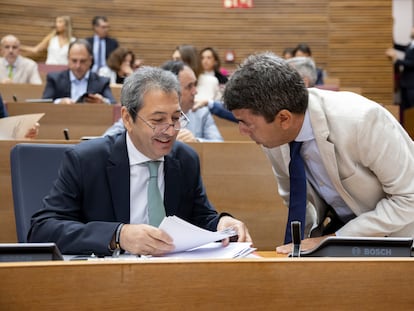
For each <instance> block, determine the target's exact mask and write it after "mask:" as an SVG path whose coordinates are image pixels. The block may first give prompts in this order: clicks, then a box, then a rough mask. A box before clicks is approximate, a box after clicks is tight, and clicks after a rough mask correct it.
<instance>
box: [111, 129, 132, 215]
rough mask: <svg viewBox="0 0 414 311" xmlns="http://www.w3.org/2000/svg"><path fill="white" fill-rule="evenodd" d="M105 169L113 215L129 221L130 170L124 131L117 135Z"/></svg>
mask: <svg viewBox="0 0 414 311" xmlns="http://www.w3.org/2000/svg"><path fill="white" fill-rule="evenodd" d="M106 170H107V174H108V180H109V187H110V191H111V193H112V205H113V206H114V214H115V217H116V219H117V221H121V222H124V223H129V219H130V170H129V159H128V152H127V148H126V134H125V133H124V134H123V135H120V136H117V138H116V140H115V143H114V146H113V149H112V152H111V155H110V157H109V159H108V165H107V168H106Z"/></svg>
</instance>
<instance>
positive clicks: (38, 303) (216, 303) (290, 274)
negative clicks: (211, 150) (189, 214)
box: [0, 258, 414, 311]
mask: <svg viewBox="0 0 414 311" xmlns="http://www.w3.org/2000/svg"><path fill="white" fill-rule="evenodd" d="M413 275H414V259H413V258H391V259H387V258H377V259H364V258H351V259H349V258H348V259H347V258H301V259H292V258H262V259H239V260H209V261H207V260H199V261H168V262H166V261H141V262H130V261H128V262H108V261H106V262H105V261H101V262H38V263H1V264H0V279H1V280H2V281H1V282H0V309H1V310H19V311H20V310H42V309H44V310H52V309H53V310H76V309H79V310H131V309H132V310H141V311H142V310H169V311H171V310H220V311H222V310H249V311H250V310H299V309H300V308H302V309H303V310H412V308H413V306H414V295H413V290H414V285H413V284H414V283H413V280H412V276H413Z"/></svg>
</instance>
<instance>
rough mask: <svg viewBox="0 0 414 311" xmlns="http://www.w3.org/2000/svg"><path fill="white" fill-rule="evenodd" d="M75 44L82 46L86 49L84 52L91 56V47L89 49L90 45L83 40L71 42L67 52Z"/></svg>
mask: <svg viewBox="0 0 414 311" xmlns="http://www.w3.org/2000/svg"><path fill="white" fill-rule="evenodd" d="M75 44H80V45H83V46H84V47H85V48H86V50H87V51H88V54H89V55H91V56H93V52H92V47H91V45H90V44H89V42H88V41H87V40H85V39H76V40H75V41H72V42H71V43H70V44H69V50H68V51H70V49H71V48H72V46H74V45H75Z"/></svg>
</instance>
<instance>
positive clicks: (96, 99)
mask: <svg viewBox="0 0 414 311" xmlns="http://www.w3.org/2000/svg"><path fill="white" fill-rule="evenodd" d="M85 103H88V104H104V103H105V99H104V97H103V96H102V95H101V94H98V93H96V94H88V96H85Z"/></svg>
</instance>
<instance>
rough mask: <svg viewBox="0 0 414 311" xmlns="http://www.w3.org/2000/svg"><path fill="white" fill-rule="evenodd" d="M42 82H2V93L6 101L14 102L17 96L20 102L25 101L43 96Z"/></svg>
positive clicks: (0, 88)
mask: <svg viewBox="0 0 414 311" xmlns="http://www.w3.org/2000/svg"><path fill="white" fill-rule="evenodd" d="M44 88H45V86H44V85H42V84H27V83H11V84H2V83H0V94H1V96H2V98H3V101H4V102H5V103H14V102H15V99H14V98H13V96H14V97H15V98H16V100H17V101H19V102H24V101H25V100H26V99H38V98H42V94H43V89H44Z"/></svg>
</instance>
